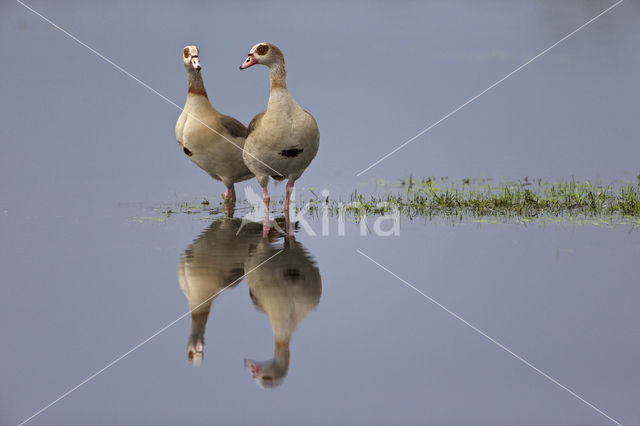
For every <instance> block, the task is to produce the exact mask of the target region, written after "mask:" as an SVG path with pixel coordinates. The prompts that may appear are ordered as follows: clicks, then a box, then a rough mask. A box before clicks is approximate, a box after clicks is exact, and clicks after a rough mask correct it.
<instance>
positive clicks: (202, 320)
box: [191, 309, 209, 337]
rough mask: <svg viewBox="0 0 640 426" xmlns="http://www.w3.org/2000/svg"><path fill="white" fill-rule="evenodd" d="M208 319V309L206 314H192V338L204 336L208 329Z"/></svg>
mask: <svg viewBox="0 0 640 426" xmlns="http://www.w3.org/2000/svg"><path fill="white" fill-rule="evenodd" d="M208 317H209V310H208V309H207V310H206V311H205V312H199V313H192V314H191V336H196V337H202V336H204V332H205V329H206V328H207V319H208Z"/></svg>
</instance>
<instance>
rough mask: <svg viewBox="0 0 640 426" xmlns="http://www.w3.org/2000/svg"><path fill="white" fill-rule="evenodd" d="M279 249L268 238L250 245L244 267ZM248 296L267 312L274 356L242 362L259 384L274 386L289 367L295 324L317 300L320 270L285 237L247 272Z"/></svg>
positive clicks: (320, 284)
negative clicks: (281, 243)
mask: <svg viewBox="0 0 640 426" xmlns="http://www.w3.org/2000/svg"><path fill="white" fill-rule="evenodd" d="M278 251H279V249H278V248H276V247H274V246H272V245H271V244H270V243H269V241H268V240H267V239H264V238H262V239H260V240H259V242H258V244H257V245H256V246H255V247H254V246H252V247H251V249H250V254H249V257H248V258H247V261H246V262H245V266H244V267H245V270H247V271H248V270H250V269H252V268H254V267H255V266H257V265H259V264H260V263H261V262H264V261H265V260H266V259H268V258H269V257H270V256H273V255H274V254H275V253H277V252H278ZM246 278H247V284H248V285H249V293H250V295H251V299H252V300H253V303H254V304H255V306H256V307H257V308H259V309H260V310H261V311H263V312H265V313H266V314H267V315H268V316H269V321H270V322H271V330H272V331H273V345H274V348H273V359H272V360H270V361H265V362H257V361H253V360H245V366H246V367H247V369H248V370H249V371H250V372H251V374H252V375H253V377H254V379H255V381H256V383H257V384H258V386H260V387H262V388H267V387H273V386H277V385H278V384H280V383H281V382H282V380H283V379H284V378H285V376H286V375H287V370H288V369H289V342H290V340H291V337H292V336H293V333H294V332H295V330H296V327H297V326H298V324H299V323H300V322H301V321H302V320H303V319H304V318H305V317H306V316H307V314H308V313H309V312H310V311H311V310H313V309H314V308H315V307H316V306H317V305H318V302H320V294H321V293H322V281H321V279H320V271H319V270H318V267H317V266H316V265H315V263H314V261H313V259H312V258H311V256H310V255H309V253H308V252H307V251H306V250H305V249H304V247H303V246H302V245H301V244H300V243H298V242H296V241H295V239H294V238H293V237H287V238H286V239H285V242H284V249H283V251H282V253H280V254H279V255H277V256H276V257H274V258H273V259H272V260H270V261H269V262H267V263H265V264H264V265H262V266H261V267H260V268H258V269H256V270H255V271H254V272H252V273H251V274H249V275H247V277H246Z"/></svg>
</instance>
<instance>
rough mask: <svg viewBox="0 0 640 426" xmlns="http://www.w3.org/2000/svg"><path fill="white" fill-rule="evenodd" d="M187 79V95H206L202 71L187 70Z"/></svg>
mask: <svg viewBox="0 0 640 426" xmlns="http://www.w3.org/2000/svg"><path fill="white" fill-rule="evenodd" d="M187 79H188V80H189V90H188V95H187V96H191V95H194V96H204V97H205V98H207V99H209V97H208V96H207V90H206V89H205V88H204V81H202V72H201V71H195V70H193V71H192V70H189V71H187Z"/></svg>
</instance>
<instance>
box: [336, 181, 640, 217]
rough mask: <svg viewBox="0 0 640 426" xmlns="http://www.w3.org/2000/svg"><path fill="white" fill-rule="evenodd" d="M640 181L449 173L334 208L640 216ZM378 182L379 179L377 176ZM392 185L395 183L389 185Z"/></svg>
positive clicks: (421, 213)
mask: <svg viewBox="0 0 640 426" xmlns="http://www.w3.org/2000/svg"><path fill="white" fill-rule="evenodd" d="M638 179H639V182H638V184H637V185H635V184H625V185H617V186H614V185H604V184H591V183H590V182H576V181H575V180H572V181H568V182H544V181H542V180H536V181H535V182H530V181H529V179H528V178H525V179H524V180H523V181H520V182H505V183H496V184H492V183H490V182H489V181H487V180H473V181H472V180H471V179H463V180H462V182H461V184H455V183H448V182H447V180H446V179H440V180H436V179H432V178H427V179H419V180H414V179H412V178H409V179H406V180H401V181H400V185H399V188H400V189H399V190H398V189H390V190H387V191H385V192H382V193H380V191H378V194H373V195H368V196H364V195H363V194H360V193H358V192H357V191H356V192H354V193H352V194H351V196H350V198H349V200H348V202H347V203H346V207H345V206H344V205H343V206H340V205H338V204H339V203H338V202H334V203H332V205H331V210H332V212H333V213H335V212H336V211H337V210H338V209H340V208H342V209H345V211H347V212H349V213H352V214H354V215H357V214H362V213H366V214H388V213H392V212H394V211H395V212H399V213H400V214H402V215H403V216H407V217H409V218H413V217H433V216H446V217H461V216H471V217H474V218H485V217H494V218H535V217H569V216H580V217H584V218H596V217H603V216H609V217H611V216H617V217H631V218H640V177H639V178H638ZM378 184H379V185H380V182H378ZM386 186H388V187H390V188H394V185H393V184H391V185H386Z"/></svg>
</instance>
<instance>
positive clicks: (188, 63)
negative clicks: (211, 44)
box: [182, 46, 202, 72]
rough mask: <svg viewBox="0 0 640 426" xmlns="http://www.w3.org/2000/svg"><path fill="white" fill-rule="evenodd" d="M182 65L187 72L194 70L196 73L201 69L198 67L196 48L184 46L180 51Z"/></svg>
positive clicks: (198, 56)
mask: <svg viewBox="0 0 640 426" xmlns="http://www.w3.org/2000/svg"><path fill="white" fill-rule="evenodd" d="M182 63H183V64H184V66H185V68H186V69H187V71H192V70H195V71H196V72H197V71H200V70H201V69H202V67H201V66H200V51H199V50H198V48H197V47H196V46H185V48H184V49H182Z"/></svg>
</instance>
